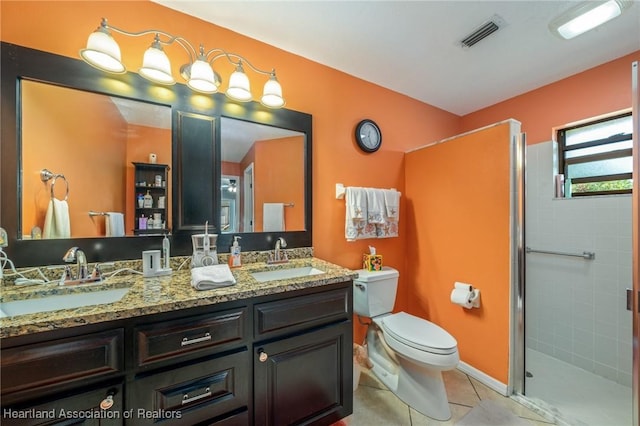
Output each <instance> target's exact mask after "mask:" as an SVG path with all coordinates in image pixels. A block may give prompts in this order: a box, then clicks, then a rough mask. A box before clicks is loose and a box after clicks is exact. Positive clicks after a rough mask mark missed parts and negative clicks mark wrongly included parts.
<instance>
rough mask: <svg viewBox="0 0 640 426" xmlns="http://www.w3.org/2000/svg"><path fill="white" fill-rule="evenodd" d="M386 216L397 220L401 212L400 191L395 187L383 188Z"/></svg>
mask: <svg viewBox="0 0 640 426" xmlns="http://www.w3.org/2000/svg"><path fill="white" fill-rule="evenodd" d="M382 192H383V195H384V206H385V218H386V219H387V220H388V221H391V222H397V221H398V219H399V214H400V193H399V192H398V191H396V190H395V189H383V190H382Z"/></svg>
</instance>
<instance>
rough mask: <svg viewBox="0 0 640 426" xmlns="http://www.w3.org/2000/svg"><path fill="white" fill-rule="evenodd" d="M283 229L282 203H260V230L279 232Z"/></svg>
mask: <svg viewBox="0 0 640 426" xmlns="http://www.w3.org/2000/svg"><path fill="white" fill-rule="evenodd" d="M284 230H285V226H284V204H283V203H264V204H263V205H262V231H263V232H281V231H284Z"/></svg>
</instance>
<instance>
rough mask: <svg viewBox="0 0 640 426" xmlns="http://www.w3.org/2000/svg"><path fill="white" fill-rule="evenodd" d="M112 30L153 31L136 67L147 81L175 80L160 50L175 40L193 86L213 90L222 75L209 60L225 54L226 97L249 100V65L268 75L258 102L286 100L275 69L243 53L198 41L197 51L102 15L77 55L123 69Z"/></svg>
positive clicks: (280, 104)
mask: <svg viewBox="0 0 640 426" xmlns="http://www.w3.org/2000/svg"><path fill="white" fill-rule="evenodd" d="M111 31H113V32H116V33H119V34H123V35H126V36H131V37H139V36H145V35H149V34H153V35H154V39H153V42H152V43H151V46H150V47H149V48H148V49H147V50H146V51H145V53H144V57H143V59H142V67H141V68H140V70H139V71H138V72H139V74H140V76H141V77H144V78H146V79H147V80H149V81H152V82H154V83H157V84H163V85H172V84H175V83H176V80H175V78H174V77H173V75H172V73H171V63H170V61H169V57H168V56H167V54H166V53H165V52H164V50H163V46H168V45H171V44H173V43H176V44H178V45H179V46H181V47H182V48H183V49H184V50H185V51H186V52H187V54H188V55H189V62H188V63H186V64H184V65H182V66H181V67H180V75H181V76H182V78H184V80H185V81H186V82H187V86H189V87H190V88H191V89H192V90H194V91H196V92H200V93H216V92H217V91H218V89H219V88H220V85H221V83H222V79H221V78H220V75H219V74H218V73H217V72H216V71H215V70H214V69H213V67H212V64H213V62H214V61H216V60H217V59H220V58H226V59H227V61H229V62H230V63H231V64H232V65H234V66H235V71H234V72H233V74H231V76H230V78H229V87H228V89H227V91H226V93H225V94H226V96H227V97H228V98H230V99H233V100H235V101H239V102H248V101H250V100H251V99H252V96H251V85H250V82H249V77H248V76H247V74H245V72H244V66H248V67H249V68H251V69H252V70H253V71H254V72H256V73H258V74H262V75H266V76H268V80H267V82H266V83H265V85H264V89H263V95H262V98H261V99H260V103H261V104H262V105H264V106H266V107H268V108H282V107H283V106H284V104H285V101H284V98H283V97H282V86H280V83H279V82H278V79H277V78H276V71H275V69H272V70H271V71H265V70H261V69H259V68H256V67H255V66H253V65H252V64H251V62H249V61H248V60H247V59H246V58H244V57H243V56H241V55H238V54H236V53H229V52H227V51H225V50H224V49H220V48H213V49H210V50H208V51H205V49H204V46H202V45H200V47H199V49H198V51H197V52H196V49H194V47H193V46H192V45H191V43H189V41H187V40H186V39H185V38H183V37H180V36H174V35H171V34H169V33H166V32H164V31H161V30H143V31H140V32H130V31H126V30H123V29H121V28H117V27H114V26H112V25H109V24H108V23H107V20H106V19H105V18H102V22H101V23H100V26H99V27H98V28H97V29H96V30H95V31H94V32H93V33H91V34H90V35H89V39H88V40H87V47H86V48H85V49H82V50H80V57H82V59H83V60H84V61H85V62H87V63H88V64H89V65H91V66H93V67H95V68H98V69H99V70H102V71H105V72H109V73H115V74H124V73H125V72H126V68H125V66H124V64H123V63H122V59H121V54H120V47H119V46H118V43H117V42H116V41H115V39H114V38H113V37H112V35H111Z"/></svg>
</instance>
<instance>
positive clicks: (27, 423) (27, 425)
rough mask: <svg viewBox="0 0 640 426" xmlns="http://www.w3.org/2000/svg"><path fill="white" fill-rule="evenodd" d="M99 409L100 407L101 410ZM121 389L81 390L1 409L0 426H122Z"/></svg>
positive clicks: (115, 385) (114, 386)
mask: <svg viewBox="0 0 640 426" xmlns="http://www.w3.org/2000/svg"><path fill="white" fill-rule="evenodd" d="M101 405H102V407H101ZM123 417H124V411H123V406H122V385H121V384H114V385H113V386H104V387H100V388H98V389H94V390H85V391H83V392H79V393H75V394H72V395H69V396H65V397H60V398H58V399H55V400H53V401H47V402H43V403H34V404H30V403H25V404H20V405H15V406H11V407H2V421H1V423H2V425H3V426H13V425H16V426H18V425H19V426H36V425H38V426H41V425H57V426H62V425H87V426H117V425H122V424H123Z"/></svg>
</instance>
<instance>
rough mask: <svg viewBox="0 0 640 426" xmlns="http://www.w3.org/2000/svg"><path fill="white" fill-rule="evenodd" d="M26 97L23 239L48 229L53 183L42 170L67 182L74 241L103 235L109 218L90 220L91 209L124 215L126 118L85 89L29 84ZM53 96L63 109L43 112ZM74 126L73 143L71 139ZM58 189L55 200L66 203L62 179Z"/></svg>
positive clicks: (23, 160) (57, 182)
mask: <svg viewBox="0 0 640 426" xmlns="http://www.w3.org/2000/svg"><path fill="white" fill-rule="evenodd" d="M62 90H64V96H61V95H60V91H62ZM23 96H24V97H26V98H28V99H29V101H28V102H26V103H25V105H28V106H29V108H28V110H25V111H24V114H23V129H24V132H23V141H24V144H23V147H24V151H23V158H22V166H23V178H24V181H23V195H24V196H23V199H22V200H23V202H22V209H23V225H22V232H23V235H29V234H30V233H31V228H32V227H33V226H39V227H40V229H43V227H44V218H45V213H46V211H47V206H48V204H49V200H50V183H47V184H46V185H45V184H43V182H42V181H41V180H40V170H42V169H49V170H50V171H52V172H54V173H59V174H64V175H65V177H66V179H67V182H68V184H69V198H68V200H67V201H68V203H69V220H70V223H71V237H78V236H81V237H90V236H100V235H104V219H103V218H102V217H100V216H95V217H91V216H89V211H90V210H94V211H124V207H125V199H124V196H123V195H122V188H124V186H125V181H124V171H123V170H122V163H123V161H124V158H125V150H126V140H125V137H124V135H126V123H125V122H124V120H123V119H122V116H121V115H120V113H119V112H118V110H117V108H116V107H115V105H114V104H113V103H112V102H104V98H97V97H95V96H93V95H89V96H87V94H86V93H85V92H81V91H70V90H68V89H61V88H59V87H56V86H50V85H41V84H37V85H35V84H24V85H23ZM51 98H57V99H58V108H55V109H52V108H41V107H42V106H47V105H51V101H50V99H51ZM89 105H91V106H90V107H89ZM79 116H81V117H84V118H83V119H81V120H79V119H78V117H79ZM92 117H93V118H92ZM70 127H73V129H74V130H73V132H71V133H73V135H74V138H73V139H70V138H69V137H68V135H69V134H70V132H69V131H68V130H67V129H68V128H70ZM97 147H98V148H97ZM54 188H55V195H56V198H58V199H63V198H64V196H65V191H66V186H65V183H64V181H63V180H62V179H58V180H57V181H56V182H55V186H54Z"/></svg>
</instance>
